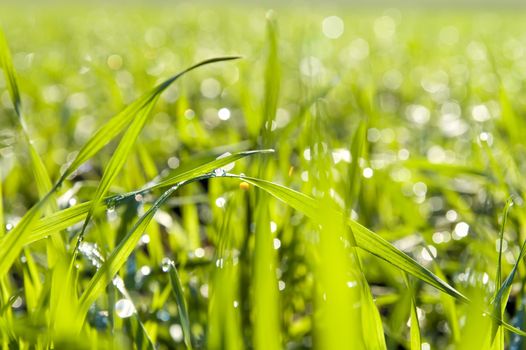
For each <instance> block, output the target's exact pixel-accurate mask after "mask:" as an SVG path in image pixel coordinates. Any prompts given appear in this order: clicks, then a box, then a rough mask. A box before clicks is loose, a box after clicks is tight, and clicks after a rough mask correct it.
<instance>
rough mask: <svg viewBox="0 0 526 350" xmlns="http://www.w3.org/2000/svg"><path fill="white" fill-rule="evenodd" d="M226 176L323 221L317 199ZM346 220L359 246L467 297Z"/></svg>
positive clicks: (337, 213)
mask: <svg viewBox="0 0 526 350" xmlns="http://www.w3.org/2000/svg"><path fill="white" fill-rule="evenodd" d="M227 176H228V177H232V178H237V179H240V180H242V181H245V182H248V183H250V184H252V185H254V186H256V187H259V188H261V189H263V190H265V191H267V192H268V193H270V194H271V195H272V196H274V197H276V198H278V199H279V200H281V201H283V202H284V203H286V204H288V205H290V206H291V207H292V208H294V209H296V210H298V211H299V212H302V213H303V214H305V215H306V216H308V217H309V218H311V219H313V220H314V221H316V222H323V221H324V218H323V217H320V210H319V203H318V202H317V201H316V200H315V199H314V198H312V197H309V196H307V195H305V194H303V193H300V192H297V191H294V190H292V189H289V188H287V187H284V186H281V185H278V184H275V183H272V182H269V181H265V180H260V179H255V178H251V177H246V176H237V175H231V174H228V175H227ZM331 214H332V215H333V217H334V220H343V218H342V215H343V214H342V213H341V212H340V211H338V210H336V209H333V210H331ZM347 224H348V225H349V226H350V227H351V228H352V230H353V233H354V236H355V238H356V243H357V246H358V247H360V248H361V249H364V250H366V251H368V252H369V253H371V254H373V255H375V256H377V257H379V258H381V259H383V260H385V261H387V262H389V263H390V264H393V265H394V266H396V267H398V268H400V269H401V270H403V271H405V272H407V273H409V274H411V275H413V276H415V277H416V278H418V279H420V280H422V281H424V282H426V283H428V284H430V285H432V286H433V287H435V288H437V289H438V290H440V291H442V292H444V293H446V294H449V295H451V296H452V297H455V298H457V299H458V300H460V301H463V302H467V301H468V299H467V298H466V297H465V296H464V295H463V294H462V293H460V292H459V291H457V290H456V289H455V288H453V287H452V286H450V285H449V284H448V283H447V282H445V281H443V280H441V279H440V278H438V277H437V276H435V275H434V274H433V273H432V272H431V271H429V270H428V269H426V268H425V267H423V266H422V265H420V264H418V263H417V262H416V261H414V260H413V259H412V258H410V257H409V256H408V255H406V254H405V253H403V252H401V251H400V250H398V249H397V248H395V247H394V246H393V245H392V244H391V243H389V242H388V241H386V240H385V239H383V238H382V237H380V236H378V235H377V234H376V233H374V232H373V231H371V230H369V229H367V228H365V227H364V226H362V225H361V224H359V223H357V222H356V221H354V220H351V219H348V220H347Z"/></svg>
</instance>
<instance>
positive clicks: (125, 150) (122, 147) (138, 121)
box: [64, 57, 238, 251]
mask: <svg viewBox="0 0 526 350" xmlns="http://www.w3.org/2000/svg"><path fill="white" fill-rule="evenodd" d="M236 58H238V57H219V58H213V59H210V60H207V61H203V62H200V63H198V64H196V65H193V66H191V67H190V68H188V69H185V70H184V71H182V72H181V73H179V74H177V75H175V76H174V77H172V78H170V79H168V80H167V81H165V82H164V83H162V84H160V85H159V86H157V87H156V88H154V89H153V91H152V92H151V93H150V94H147V95H145V96H143V98H141V99H139V101H136V102H135V103H134V104H136V103H140V102H141V100H142V99H146V101H145V102H143V103H142V105H141V106H140V107H138V108H139V109H138V113H137V115H136V116H135V119H133V121H132V122H131V124H130V126H129V127H128V129H127V130H126V132H125V134H124V136H123V137H122V139H121V141H120V142H119V145H118V146H117V149H116V150H115V152H114V154H113V155H112V157H111V159H110V161H109V164H108V166H107V167H106V168H105V169H104V174H103V175H102V179H101V181H100V183H99V186H98V187H97V191H96V192H95V195H94V197H93V199H92V206H91V208H90V210H89V212H88V215H87V216H86V219H85V220H84V224H83V226H82V229H81V231H80V234H79V238H78V241H77V246H76V249H75V251H77V248H78V245H79V244H80V242H81V241H82V239H83V236H84V232H85V230H86V227H87V226H88V223H89V221H90V218H91V216H92V215H93V212H94V210H95V208H96V207H97V205H98V204H99V203H100V202H101V201H102V198H103V197H104V195H105V194H106V192H107V191H108V189H109V187H110V185H111V184H112V183H113V181H114V180H115V178H116V177H117V175H118V173H119V172H120V170H121V169H122V167H123V166H124V163H125V162H126V160H127V158H128V155H129V153H130V152H131V150H132V147H133V145H134V144H135V141H136V140H137V138H138V137H139V134H140V132H141V131H142V129H143V127H144V125H145V124H146V122H147V121H148V119H149V116H150V114H151V111H152V109H153V107H154V106H155V103H156V102H157V99H158V98H159V96H160V94H161V92H163V91H164V90H166V88H167V87H168V86H170V85H171V84H172V83H173V82H174V81H176V80H177V79H178V78H179V77H181V76H183V75H184V74H185V73H187V72H190V71H192V70H193V69H196V68H197V67H200V66H203V65H206V64H210V63H214V62H221V61H227V60H232V59H236ZM134 104H132V105H134ZM131 117H134V114H133V113H129V114H124V115H123V116H122V119H123V120H126V119H128V118H131ZM96 139H97V138H96V137H94V138H92V139H91V140H90V142H88V145H86V146H85V147H84V148H83V149H82V150H81V151H80V152H79V154H78V156H77V158H76V159H75V160H74V161H73V163H72V165H71V166H70V168H73V167H75V166H79V165H80V164H81V163H83V162H84V160H83V159H84V158H83V157H84V154H89V153H90V149H91V148H92V147H91V146H92V145H93V143H92V140H96ZM95 146H97V147H98V146H100V145H95ZM79 162H80V163H79ZM68 169H69V168H68ZM67 173H68V170H66V171H65V172H64V174H67Z"/></svg>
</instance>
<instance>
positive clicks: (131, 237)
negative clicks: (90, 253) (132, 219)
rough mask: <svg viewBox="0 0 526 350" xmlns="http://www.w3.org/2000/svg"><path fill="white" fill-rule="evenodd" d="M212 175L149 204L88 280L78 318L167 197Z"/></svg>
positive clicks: (211, 175) (208, 176) (109, 278)
mask: <svg viewBox="0 0 526 350" xmlns="http://www.w3.org/2000/svg"><path fill="white" fill-rule="evenodd" d="M212 177H214V174H205V175H203V176H199V177H195V178H193V179H191V180H188V181H183V182H180V183H178V184H176V185H174V186H172V187H171V188H170V189H168V190H167V191H166V192H164V193H163V194H162V195H161V196H160V197H159V198H158V199H157V200H156V201H155V203H154V204H153V205H152V206H151V208H150V209H148V211H147V212H146V213H145V214H144V215H143V216H141V217H140V218H139V220H138V221H137V222H136V223H135V224H134V225H133V227H132V228H131V229H130V231H129V232H128V233H127V234H126V236H125V237H124V238H123V239H122V240H121V241H120V242H119V244H118V245H117V247H116V248H115V249H114V250H113V251H112V253H111V255H110V256H109V257H108V259H107V260H106V261H105V262H104V264H102V266H101V267H100V268H99V269H98V270H97V272H96V273H95V275H94V276H93V278H92V279H91V280H90V282H89V284H88V286H87V287H86V290H85V291H84V292H83V294H82V296H81V298H80V308H79V310H80V315H79V316H80V318H81V320H84V317H85V316H86V313H87V311H88V309H89V307H90V305H91V304H92V303H93V302H94V301H95V300H96V299H97V298H98V296H99V295H100V294H101V293H102V292H103V291H104V288H105V286H106V285H107V284H108V283H109V281H111V279H112V278H113V276H114V275H115V274H117V272H118V271H119V270H120V269H121V267H122V266H123V265H124V263H125V262H126V260H127V259H128V257H129V256H130V254H131V253H132V252H133V250H134V249H135V247H136V245H137V243H138V242H139V240H140V238H141V236H142V234H143V232H144V230H145V229H146V227H147V226H148V224H149V223H150V221H151V220H152V218H153V217H154V215H155V213H156V212H157V210H158V209H159V208H160V207H161V205H163V204H164V203H165V202H166V201H167V200H168V198H170V196H171V195H172V194H173V193H174V192H175V191H176V190H177V189H179V187H181V186H183V185H185V184H188V183H191V182H195V181H199V180H204V179H209V178H212Z"/></svg>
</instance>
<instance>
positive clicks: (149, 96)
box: [59, 56, 240, 183]
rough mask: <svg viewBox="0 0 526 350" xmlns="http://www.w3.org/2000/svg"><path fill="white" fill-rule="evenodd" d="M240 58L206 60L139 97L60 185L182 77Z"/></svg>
mask: <svg viewBox="0 0 526 350" xmlns="http://www.w3.org/2000/svg"><path fill="white" fill-rule="evenodd" d="M239 58H240V57H239V56H226V57H216V58H211V59H208V60H204V61H202V62H199V63H197V64H195V65H193V66H191V67H189V68H187V69H185V70H183V71H182V72H180V73H178V74H176V75H174V76H172V77H171V78H169V79H167V80H165V81H164V82H162V83H161V84H159V85H157V86H156V87H155V88H153V89H152V90H150V91H149V92H147V93H146V94H144V95H142V96H141V97H139V98H138V99H137V100H135V101H134V102H133V103H131V104H130V105H128V106H127V107H126V108H125V109H124V110H122V111H121V112H120V113H118V114H117V115H115V116H114V117H113V118H111V119H110V120H109V121H108V122H107V123H106V124H104V125H103V126H102V127H101V128H100V129H99V130H98V131H97V132H95V134H94V135H93V136H92V137H91V138H90V140H89V141H88V142H87V143H86V144H85V145H84V147H82V149H81V150H80V151H79V153H78V154H77V156H76V157H75V159H74V160H73V162H72V163H71V164H70V165H69V166H68V168H67V170H66V171H64V173H63V174H62V177H61V179H60V180H59V183H60V182H62V181H63V180H65V179H66V178H67V177H68V176H69V175H71V174H72V173H73V172H74V171H75V170H76V169H77V168H78V167H79V166H80V165H82V164H83V163H84V162H85V161H87V160H88V159H90V158H91V157H93V156H94V155H95V154H96V153H97V152H98V151H100V150H101V149H102V148H103V147H104V146H105V145H107V144H108V143H109V142H110V141H111V140H113V139H114V138H115V137H116V136H117V135H119V134H120V133H121V132H122V131H123V130H124V128H125V127H126V126H127V125H128V124H129V123H130V122H131V121H132V120H133V119H134V118H135V116H136V114H137V113H138V112H139V111H140V110H141V109H143V108H145V107H147V106H148V105H150V104H151V103H152V101H153V100H154V99H155V98H157V97H158V96H159V95H160V94H161V93H162V92H163V91H165V90H166V89H167V88H168V87H169V86H170V85H171V84H172V83H173V82H175V81H176V80H177V79H179V78H180V77H181V76H183V75H184V74H186V73H188V72H190V71H192V70H194V69H196V68H198V67H201V66H204V65H207V64H211V63H215V62H221V61H230V60H236V59H239Z"/></svg>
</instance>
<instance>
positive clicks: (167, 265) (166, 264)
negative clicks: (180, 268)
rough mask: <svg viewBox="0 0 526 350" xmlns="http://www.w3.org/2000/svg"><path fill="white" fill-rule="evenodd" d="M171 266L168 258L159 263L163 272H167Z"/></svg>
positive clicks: (171, 263)
mask: <svg viewBox="0 0 526 350" xmlns="http://www.w3.org/2000/svg"><path fill="white" fill-rule="evenodd" d="M172 266H173V261H171V260H170V259H168V258H163V260H162V261H161V270H163V272H168V271H169V270H170V268H171V267H172Z"/></svg>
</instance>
